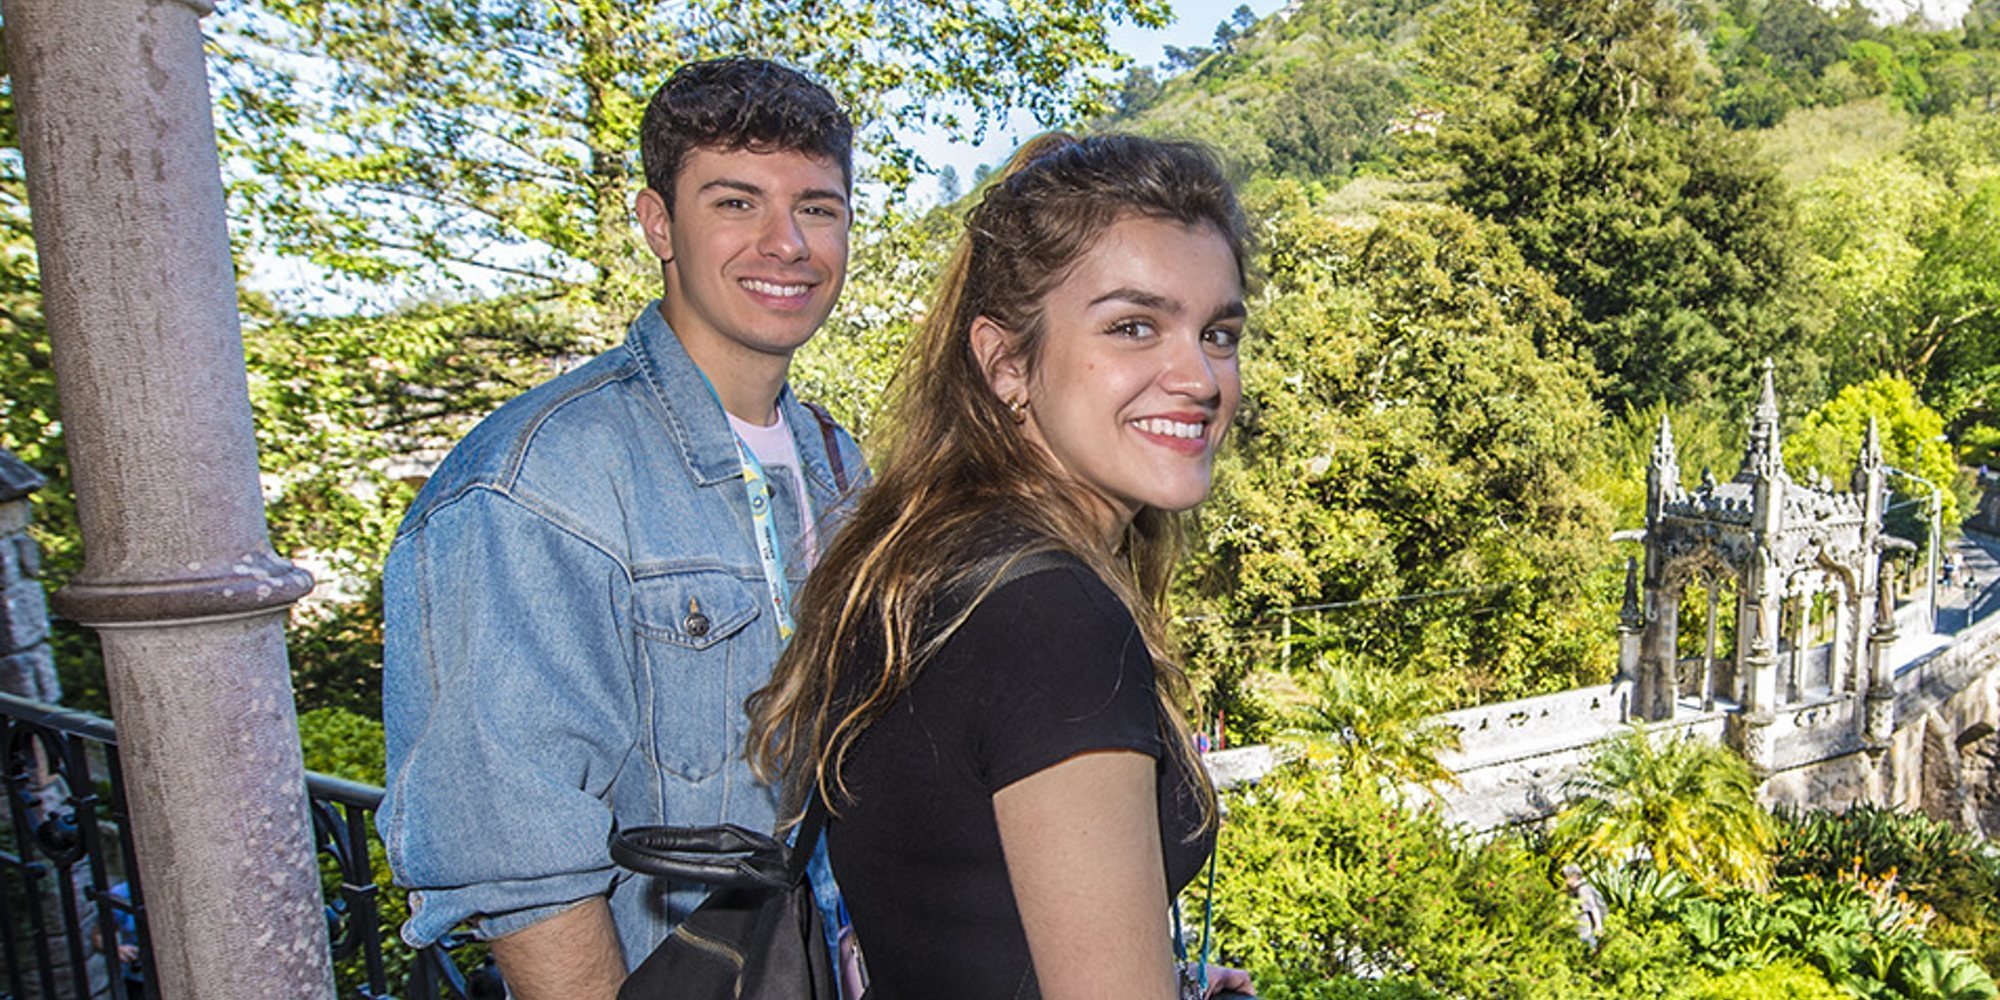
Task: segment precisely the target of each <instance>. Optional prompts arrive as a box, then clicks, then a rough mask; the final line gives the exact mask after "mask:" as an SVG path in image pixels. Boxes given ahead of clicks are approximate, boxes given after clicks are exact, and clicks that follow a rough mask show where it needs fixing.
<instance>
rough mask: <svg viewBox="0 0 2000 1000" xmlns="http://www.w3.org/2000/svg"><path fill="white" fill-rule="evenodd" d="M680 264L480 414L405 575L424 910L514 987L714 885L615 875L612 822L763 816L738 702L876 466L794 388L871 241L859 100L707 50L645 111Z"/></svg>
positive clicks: (421, 508)
mask: <svg viewBox="0 0 2000 1000" xmlns="http://www.w3.org/2000/svg"><path fill="white" fill-rule="evenodd" d="M640 144H641V149H640V152H641V155H642V158H643V160H644V163H645V170H646V183H647V190H646V191H644V192H642V193H641V194H640V195H639V197H638V201H637V204H636V211H637V215H638V219H639V224H640V227H641V229H642V230H643V232H644V234H645V237H646V243H647V245H648V246H649V247H650V248H651V249H652V251H653V253H654V254H656V255H658V256H659V258H660V262H661V273H662V276H663V279H664V282H665V291H664V294H663V295H662V297H661V299H660V300H659V301H658V302H655V303H653V304H652V305H649V306H647V307H646V308H645V309H644V310H643V311H641V312H640V314H639V316H638V318H637V319H635V320H634V321H633V323H632V326H631V329H630V331H629V333H628V334H627V338H626V341H625V343H624V344H623V345H621V346H619V347H617V348H615V349H613V350H611V351H609V352H607V353H605V354H603V355H601V356H599V357H597V358H596V359H594V360H592V361H591V362H589V363H588V364H585V365H584V366H582V367H580V368H578V369H576V370H574V371H571V372H569V373H567V374H565V375H563V376H561V377H559V378H556V379H554V380H552V381H550V382H548V383H546V384H543V385H541V386H538V387H536V388H535V389H533V390H530V391H529V392H527V393H525V394H523V395H522V396H520V397H519V398H517V399H515V400H513V401H511V402H509V403H508V404H507V405H505V406H503V407H501V408H500V409H499V410H498V411H496V412H495V413H494V414H493V415H492V416H490V417H488V418H486V419H485V420H484V421H482V422H481V423H480V424H479V426H478V427H476V428H474V429H473V431H472V433H471V434H469V435H467V437H466V439H465V440H464V441H463V442H461V443H460V444H459V446H458V447H457V448H456V449H454V450H453V451H452V453H451V455H450V457H449V458H447V459H446V460H445V462H444V463H443V464H442V465H441V466H439V468H438V470H437V473H436V474H435V475H434V476H433V477H432V478H431V480H430V482H429V483H428V484H426V486H425V487H424V490H423V492H422V493H421V494H420V495H419V496H418V498H417V501H416V503H415V505H414V506H413V507H412V509H411V510H410V513H409V515H408V517H407V519H406V520H405V521H404V523H403V526H402V529H401V531H400V532H399V534H398V536H397V538H396V542H395V544H394V546H393V547H392V548H391V549H390V553H389V559H388V563H387V565H386V567H385V569H384V572H383V597H384V602H385V606H386V624H387V636H386V640H385V656H384V660H385V663H384V686H383V719H384V722H385V724H386V727H387V730H388V751H389V758H388V782H387V784H388V794H387V796H386V797H385V799H384V801H383V806H382V811H381V814H380V818H379V825H380V827H381V831H382V839H383V843H384V844H385V845H386V846H387V849H388V854H389V863H390V865H391V867H392V868H393V869H394V871H395V873H396V877H397V880H398V881H399V882H400V883H401V884H403V885H406V886H409V887H410V888H411V889H412V890H413V891H412V892H411V893H410V912H411V916H410V920H409V923H408V924H406V925H405V926H404V929H403V936H404V938H405V939H406V940H408V941H409V942H411V943H412V944H413V945H424V944H428V943H430V942H432V941H434V940H436V939H437V938H438V936H439V935H441V934H444V933H445V932H447V931H449V930H450V929H451V928H452V927H454V926H455V925H457V924H459V923H460V922H462V921H468V920H469V921H471V922H472V923H473V925H474V926H475V927H476V928H477V929H478V932H479V934H480V936H481V937H482V938H486V939H490V940H492V941H493V954H494V956H495V957H496V958H497V959H498V961H499V963H500V967H501V971H502V972H503V974H504V975H505V976H506V978H507V982H508V985H509V988H510V989H511V991H512V995H513V996H515V997H517V998H522V1000H535V998H542V997H562V998H564V1000H585V998H596V997H611V996H613V995H614V993H615V992H616V990H617V987H618V984H619V982H620V981H622V980H623V978H624V976H625V973H626V971H627V969H628V968H629V967H631V966H633V965H637V964H638V963H639V962H640V961H642V960H644V959H645V957H646V956H647V955H649V954H651V953H652V951H653V949H654V947H655V946H657V945H658V943H659V942H660V941H661V940H662V939H663V938H664V937H665V936H666V934H667V933H668V932H669V931H670V930H671V929H672V928H673V926H674V925H675V924H676V923H678V922H679V921H680V919H681V918H682V917H683V916H685V915H686V914H687V913H688V911H690V910H692V909H693V908H694V907H695V906H696V905H698V904H699V903H700V901H701V899H702V896H703V893H702V891H701V890H699V889H698V888H694V887H687V886H681V887H677V888H675V889H674V890H672V891H668V889H667V888H666V887H665V886H664V885H662V884H660V883H658V882H656V881H655V880H653V879H650V878H644V877H636V876H628V875H625V874H621V873H620V872H619V871H617V870H615V869H614V867H613V866H612V863H611V860H610V858H609V855H608V854H607V851H606V846H605V844H606V839H607V836H608V834H609V833H610V831H611V829H612V827H613V826H614V824H615V825H616V826H618V827H621V828H623V827H633V826H644V825H650V824H660V823H671V824H676V825H687V826H698V825H708V824H715V823H724V822H728V823H737V824H740V825H742V826H745V827H749V828H751V829H756V830H768V829H771V828H772V827H773V825H774V823H775V820H776V807H777V802H776V799H775V795H774V792H773V790H772V789H771V788H769V787H768V786H764V785H761V784H758V783H757V782H755V781H754V780H753V779H752V777H751V776H750V774H749V771H748V769H747V767H746V766H745V764H744V761H743V754H742V747H743V739H744V731H745V728H746V720H745V718H744V716H743V710H742V706H743V700H744V698H745V697H746V696H748V695H749V693H750V692H751V691H753V690H755V689H756V688H757V687H758V686H759V685H761V684H762V683H763V682H764V680H765V679H766V678H767V676H768V675H769V673H770V668H771V664H772V663H773V662H774V661H775V660H776V659H777V656H778V652H779V650H780V649H782V648H783V644H784V640H785V638H786V637H787V636H788V635H789V632H790V622H789V618H788V616H787V612H786V607H787V600H786V597H787V594H788V593H789V590H790V589H794V588H796V587H797V586H799V585H800V583H802V582H803V578H804V574H805V571H806V568H807V566H808V565H809V563H810V562H811V560H812V557H813V555H814V554H815V551H816V549H817V548H818V546H819V541H820V539H821V538H822V537H824V534H825V533H826V532H827V531H828V530H829V529H830V528H831V526H832V520H831V518H832V517H833V516H835V515H836V514H837V512H838V508H839V505H840V504H841V500H842V497H841V492H840V489H839V486H838V485H837V484H838V482H839V481H840V480H841V479H842V478H848V479H852V478H853V477H856V476H860V475H863V474H865V469H864V466H863V464H862V460H861V456H860V454H859V452H858V451H857V450H856V449H855V447H854V443H853V441H852V440H851V439H849V438H848V437H847V436H846V434H845V433H844V432H842V431H839V430H838V429H837V428H835V427H834V426H833V425H832V423H831V421H830V420H826V419H824V417H823V415H821V414H820V413H818V412H817V411H814V410H811V409H809V408H807V407H806V406H804V405H802V404H801V403H799V401H798V400H797V399H796V398H794V397H793V395H792V394H791V392H790V391H789V390H788V389H787V388H786V386H785V377H786V372H787V370H788V368H789V366H790V363H791V357H792V352H793V351H795V350H797V349H798V347H799V345H801V344H803V343H805V342H806V340H807V339H809V338H810V337H811V336H812V335H813V333H814V332H815V331H816V330H818V329H819V326H820V324H821V323H822V322H823V321H824V320H825V319H826V316H827V313H828V312H829V311H831V310H832V308H833V304H834V300H835V299H836V298H837V297H838V296H839V294H840V287H841V282H842V279H843V277H844V276H845V273H846V266H847V237H848V226H849V193H850V188H851V170H852V167H851V163H852V160H851V153H850V149H851V144H852V126H851V125H850V123H849V121H848V119H847V117H846V115H845V114H844V113H843V112H842V111H841V110H840V109H839V107H838V105H837V104H836V103H835V101H834V100H833V98H832V97H831V96H830V95H829V94H828V93H827V92H826V91H825V90H824V89H822V88H821V87H819V86H818V85H816V84H814V83H812V82H811V81H809V80H807V79H806V78H805V77H803V76H801V75H799V74H798V73H796V72H793V71H791V70H789V69H786V68H784V67H781V66H777V65H774V64H771V63H768V62H764V61H761V60H752V59H729V60H720V61H716V62H709V63H699V64H693V65H689V66H687V67H684V68H683V69H681V70H680V71H679V72H677V73H675V74H674V76H673V78H672V79H670V80H668V81H667V83H666V84H665V85H664V86H662V87H661V88H660V90H659V92H658V93H656V94H654V96H653V99H652V102H651V104H650V105H649V106H648V107H647V109H646V114H645V119H644V121H643V123H642V126H641V140H640Z"/></svg>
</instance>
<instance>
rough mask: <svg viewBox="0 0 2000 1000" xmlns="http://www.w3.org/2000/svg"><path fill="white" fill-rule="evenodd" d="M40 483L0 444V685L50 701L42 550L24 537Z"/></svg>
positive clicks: (55, 688)
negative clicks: (32, 501)
mask: <svg viewBox="0 0 2000 1000" xmlns="http://www.w3.org/2000/svg"><path fill="white" fill-rule="evenodd" d="M41 485H42V477H41V476H39V475H37V474H36V473H35V471H34V470H33V469H30V468H28V467H27V466H26V465H24V464H22V462H21V461H20V459H17V458H15V457H14V456H13V455H11V454H8V453H7V451H6V450H5V449H0V691H5V692H7V693H8V694H13V695H19V696H21V697H23V698H33V699H35V700H37V701H48V702H53V701H57V700H59V699H60V698H61V697H62V685H61V684H60V683H58V682H57V680H56V662H55V656H54V654H53V653H51V652H50V651H49V646H48V636H49V607H48V598H47V595H46V594H44V593H43V592H42V584H41V581H40V579H39V577H40V576H41V572H42V553H41V549H40V548H39V547H37V546H36V545H35V540H34V539H32V538H29V537H28V522H29V520H30V519H31V516H32V513H33V511H32V509H31V506H30V503H31V501H30V496H31V494H33V493H34V491H35V490H36V489H37V488H39V487H40V486H41Z"/></svg>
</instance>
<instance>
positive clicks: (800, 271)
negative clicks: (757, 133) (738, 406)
mask: <svg viewBox="0 0 2000 1000" xmlns="http://www.w3.org/2000/svg"><path fill="white" fill-rule="evenodd" d="M648 195H649V196H652V197H657V195H655V194H654V193H652V192H648ZM649 214H650V215H651V216H653V218H652V219H650V220H649V219H648V218H647V215H649ZM641 219H642V222H644V223H646V229H647V232H646V236H647V240H648V242H649V243H650V244H651V246H652V247H653V251H654V252H655V253H657V254H659V255H660V258H661V260H662V261H663V263H664V271H665V277H666V297H665V299H664V301H663V302H662V305H661V310H662V312H663V314H664V315H665V316H666V319H667V322H668V323H669V324H670V325H672V326H673V328H674V332H675V333H676V334H678V335H679V336H680V338H681V341H682V343H683V344H685V345H687V349H688V353H689V354H690V355H693V356H695V357H696V358H697V359H698V360H699V359H702V358H704V357H707V358H713V359H716V360H721V359H724V358H732V359H735V360H739V361H741V360H748V359H747V358H746V357H745V355H747V354H758V355H765V356H770V357H776V358H789V357H790V356H791V354H792V352H793V351H795V350H797V349H798V347H799V345H801V344H804V343H805V342H806V341H807V340H808V339H810V338H811V337H812V335H813V333H814V332H815V331H817V330H818V329H819V327H820V324H821V323H823V322H825V321H826V317H827V314H828V313H830V312H832V311H833V304H834V302H835V300H837V299H838V298H839V297H840V287H841V283H842V281H843V280H844V279H845V278H846V275H847V234H848V226H849V220H850V216H849V206H848V196H847V185H846V181H845V179H844V178H843V176H842V175H841V171H840V167H839V166H838V165H837V164H835V163H833V162H832V161H830V160H824V159H820V158H818V157H813V156H808V155H806V154H803V153H797V152H788V151H781V152H754V151H752V150H748V149H739V150H729V151H718V150H713V149H694V150H691V151H689V153H688V155H687V158H686V159H685V160H684V161H682V163H681V169H680V173H679V174H678V175H677V177H676V178H675V182H674V191H673V203H672V208H671V210H669V211H665V212H657V211H656V212H651V213H644V212H642V215H641Z"/></svg>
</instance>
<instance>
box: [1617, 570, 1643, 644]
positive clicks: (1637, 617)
mask: <svg viewBox="0 0 2000 1000" xmlns="http://www.w3.org/2000/svg"><path fill="white" fill-rule="evenodd" d="M1618 623H1619V624H1620V625H1623V626H1624V627H1625V628H1627V629H1629V630H1631V631H1634V632H1636V631H1638V630H1639V629H1640V628H1641V627H1642V626H1644V625H1645V624H1646V615H1645V612H1644V611H1643V610H1642V609H1641V608H1640V606H1639V560H1637V559H1633V558H1631V557H1630V556H1627V557H1626V559H1625V606H1624V607H1622V608H1620V609H1619V610H1618Z"/></svg>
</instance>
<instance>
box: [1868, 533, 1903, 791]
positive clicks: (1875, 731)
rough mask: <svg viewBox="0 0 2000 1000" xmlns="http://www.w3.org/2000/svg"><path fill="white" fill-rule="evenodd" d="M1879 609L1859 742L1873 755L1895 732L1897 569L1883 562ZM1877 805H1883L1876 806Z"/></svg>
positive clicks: (1872, 633)
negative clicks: (1893, 650)
mask: <svg viewBox="0 0 2000 1000" xmlns="http://www.w3.org/2000/svg"><path fill="white" fill-rule="evenodd" d="M1880 579H1881V590H1880V592H1879V593H1880V597H1879V598H1878V600H1880V602H1881V605H1882V606H1881V608H1880V609H1879V610H1878V611H1876V613H1875V627H1874V628H1872V629H1870V630H1869V632H1868V673H1867V694H1866V696H1865V702H1866V715H1865V719H1864V721H1863V731H1862V742H1863V745H1865V746H1867V747H1868V749H1869V750H1870V751H1871V752H1873V753H1876V754H1880V753H1881V752H1882V751H1884V750H1886V749H1888V747H1889V741H1890V738H1891V737H1892V736H1894V735H1895V732H1896V677H1895V669H1896V665H1895V664H1894V663H1891V662H1890V661H1889V650H1890V648H1891V647H1893V646H1895V645H1896V598H1895V596H1894V595H1895V591H1896V567H1895V566H1894V565H1892V564H1890V563H1889V561H1888V560H1886V559H1885V560H1883V561H1882V570H1881V577H1880ZM1878 804H1886V803H1885V802H1878Z"/></svg>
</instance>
